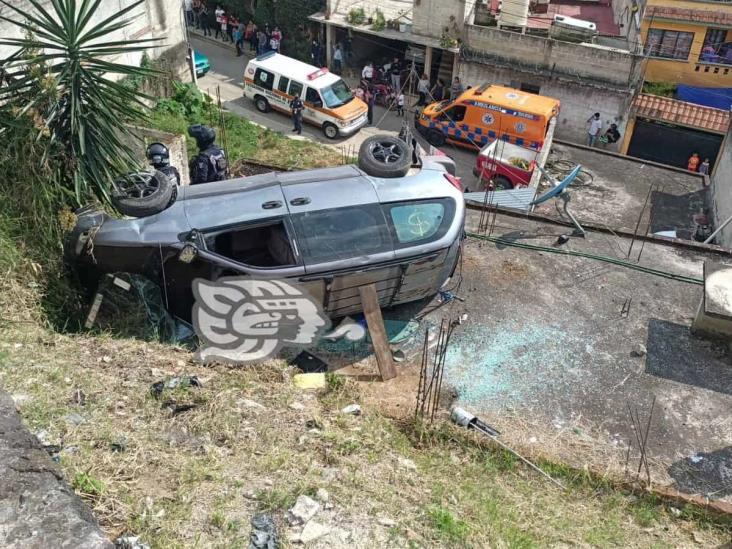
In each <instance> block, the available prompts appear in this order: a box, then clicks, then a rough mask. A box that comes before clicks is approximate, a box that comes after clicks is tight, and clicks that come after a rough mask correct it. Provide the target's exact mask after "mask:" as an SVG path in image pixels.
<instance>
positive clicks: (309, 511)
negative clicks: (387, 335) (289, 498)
mask: <svg viewBox="0 0 732 549" xmlns="http://www.w3.org/2000/svg"><path fill="white" fill-rule="evenodd" d="M318 511H320V504H319V503H318V502H317V501H315V500H314V499H312V498H309V497H308V496H304V495H303V496H300V497H299V498H297V501H296V502H295V505H294V506H293V507H292V509H290V510H289V511H288V512H287V522H288V523H289V524H290V525H292V526H296V525H300V524H305V523H306V522H308V521H309V520H310V519H311V518H313V517H314V516H315V515H316V514H317V512H318Z"/></svg>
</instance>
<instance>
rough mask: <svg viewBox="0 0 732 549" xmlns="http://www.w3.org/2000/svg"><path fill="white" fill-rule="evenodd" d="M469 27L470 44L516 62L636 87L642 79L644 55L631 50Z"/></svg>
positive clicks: (466, 33) (471, 48)
mask: <svg viewBox="0 0 732 549" xmlns="http://www.w3.org/2000/svg"><path fill="white" fill-rule="evenodd" d="M465 31H466V32H465V46H466V47H467V48H469V49H470V50H474V51H478V52H485V53H487V54H488V55H490V56H493V57H495V58H496V59H499V60H503V61H507V62H509V63H512V64H518V65H521V66H525V67H530V68H533V69H536V70H545V71H549V72H551V73H552V74H553V75H565V76H569V77H572V78H577V79H585V80H592V81H595V82H602V83H609V84H612V85H614V86H620V87H633V86H634V85H635V84H636V83H637V82H639V80H640V75H641V66H640V57H639V56H636V55H633V54H631V53H630V52H628V51H621V50H614V49H611V48H604V47H600V46H592V45H583V44H573V43H570V42H560V41H558V40H550V39H547V38H542V37H539V36H530V35H526V34H519V33H516V32H509V31H502V30H499V29H496V28H491V27H479V26H477V25H466V26H465Z"/></svg>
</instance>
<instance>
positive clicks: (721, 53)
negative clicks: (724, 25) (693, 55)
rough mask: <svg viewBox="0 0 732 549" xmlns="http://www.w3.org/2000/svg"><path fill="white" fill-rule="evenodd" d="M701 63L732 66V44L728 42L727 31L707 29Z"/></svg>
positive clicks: (700, 54)
mask: <svg viewBox="0 0 732 549" xmlns="http://www.w3.org/2000/svg"><path fill="white" fill-rule="evenodd" d="M699 61H700V62H702V63H721V64H724V65H732V42H728V41H727V29H714V28H708V29H707V33H706V34H705V35H704V45H703V46H702V49H701V52H699Z"/></svg>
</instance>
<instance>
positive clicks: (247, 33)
mask: <svg viewBox="0 0 732 549" xmlns="http://www.w3.org/2000/svg"><path fill="white" fill-rule="evenodd" d="M253 34H254V23H253V22H252V20H251V19H250V20H249V22H248V23H247V26H246V27H245V28H244V40H245V41H246V42H247V43H248V44H249V51H254V50H255V49H256V48H255V45H254V42H252V35H253Z"/></svg>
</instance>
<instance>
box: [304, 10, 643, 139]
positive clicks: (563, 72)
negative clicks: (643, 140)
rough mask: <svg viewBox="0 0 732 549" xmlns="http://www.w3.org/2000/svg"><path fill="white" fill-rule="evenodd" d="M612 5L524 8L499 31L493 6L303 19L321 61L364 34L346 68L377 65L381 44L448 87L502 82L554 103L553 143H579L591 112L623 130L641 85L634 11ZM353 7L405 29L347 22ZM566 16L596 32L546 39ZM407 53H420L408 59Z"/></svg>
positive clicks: (498, 15) (332, 12) (328, 12)
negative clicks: (316, 32) (321, 51)
mask: <svg viewBox="0 0 732 549" xmlns="http://www.w3.org/2000/svg"><path fill="white" fill-rule="evenodd" d="M617 1H618V2H619V3H618V4H617V6H614V5H612V4H610V5H609V4H606V3H578V2H575V1H573V0H549V1H547V2H539V3H529V2H528V1H527V2H525V6H524V8H520V7H513V6H512V7H511V13H510V15H511V16H512V17H511V22H512V23H513V24H520V25H521V26H520V27H516V26H513V25H508V26H507V25H505V21H506V20H507V18H506V17H505V15H506V14H507V13H508V12H507V10H506V9H505V8H504V10H503V11H504V13H503V16H504V17H503V18H502V15H501V13H500V11H497V10H498V8H497V6H498V2H488V3H486V2H482V1H481V2H477V1H475V0H396V1H389V0H370V1H366V0H328V2H327V7H326V11H325V12H324V13H319V14H314V15H312V16H311V17H310V20H311V21H316V22H318V23H321V24H323V26H324V30H325V34H326V37H327V51H328V54H329V55H330V54H331V51H332V48H333V47H334V46H335V44H336V43H341V42H342V40H343V38H344V36H347V39H348V40H351V37H359V36H362V37H363V41H362V42H361V45H360V47H359V48H354V52H353V53H354V55H353V60H352V61H353V63H354V64H358V63H363V62H365V61H366V60H374V61H377V62H378V61H379V59H370V57H373V56H374V54H373V52H374V51H377V50H378V44H377V43H376V42H377V41H378V40H379V39H382V40H384V41H385V42H384V45H385V48H386V49H385V50H384V51H387V50H388V51H394V52H396V50H398V49H401V51H402V55H401V56H402V57H403V58H405V59H406V60H407V61H409V60H410V58H411V59H417V64H418V65H419V69H418V70H419V71H424V72H426V73H427V74H428V75H429V76H430V79H431V81H432V82H434V81H435V80H436V79H437V78H438V77H439V78H443V79H444V80H445V81H446V82H447V83H448V86H449V80H450V79H452V78H453V77H455V76H459V77H460V78H461V80H462V81H463V84H464V85H470V86H480V85H483V84H500V85H504V86H510V87H514V88H518V89H521V90H523V91H527V92H531V93H538V94H541V95H546V96H549V97H553V98H555V99H559V100H560V102H561V111H560V115H559V119H558V120H557V126H556V134H555V135H556V137H557V138H559V139H565V140H569V141H575V142H579V143H584V142H586V139H587V120H588V118H589V117H590V116H591V115H592V113H594V112H600V113H601V115H602V118H603V123H604V127H608V126H609V124H611V123H615V124H617V125H618V127H619V129H620V131H621V133H622V132H624V130H625V124H626V122H627V113H628V111H629V108H630V105H631V103H632V100H633V97H634V95H635V94H636V93H637V92H638V91H639V87H640V84H641V81H642V68H643V67H642V65H643V63H642V61H643V57H642V53H641V49H640V48H639V47H637V44H638V43H637V42H635V41H633V40H631V39H630V38H629V37H637V35H638V32H639V23H640V17H639V16H638V17H636V13H637V12H638V9H636V8H634V7H633V6H637V4H636V3H635V2H634V0H617ZM532 6H533V7H532ZM359 9H361V10H363V13H365V14H366V15H367V16H369V17H371V18H372V19H375V17H376V14H377V12H382V13H383V14H384V16H385V17H386V19H387V20H390V19H392V18H396V19H398V21H399V22H401V23H404V24H403V25H400V28H399V30H394V29H393V28H387V29H378V30H377V29H376V28H375V27H374V25H373V24H371V23H369V22H366V23H361V24H354V22H353V17H351V14H352V13H353V12H354V10H359ZM519 9H524V10H525V11H523V12H522V13H519V14H518V16H516V15H517V14H516V13H514V11H513V10H519ZM532 10H534V11H532ZM569 14H572V16H573V17H574V16H577V17H583V18H585V20H586V21H587V22H590V21H591V20H592V21H595V22H596V26H597V29H598V31H597V32H592V33H589V34H588V35H587V36H586V37H585V39H586V41H585V40H574V41H570V40H563V39H557V38H554V36H556V35H555V34H554V33H553V32H552V31H553V26H554V19H555V17H556V16H557V15H567V16H569ZM501 21H503V23H501ZM593 24H595V23H593ZM354 39H355V38H354ZM415 51H419V52H421V53H420V54H419V55H412V56H411V57H410V54H414V52H415ZM329 61H330V59H329Z"/></svg>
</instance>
